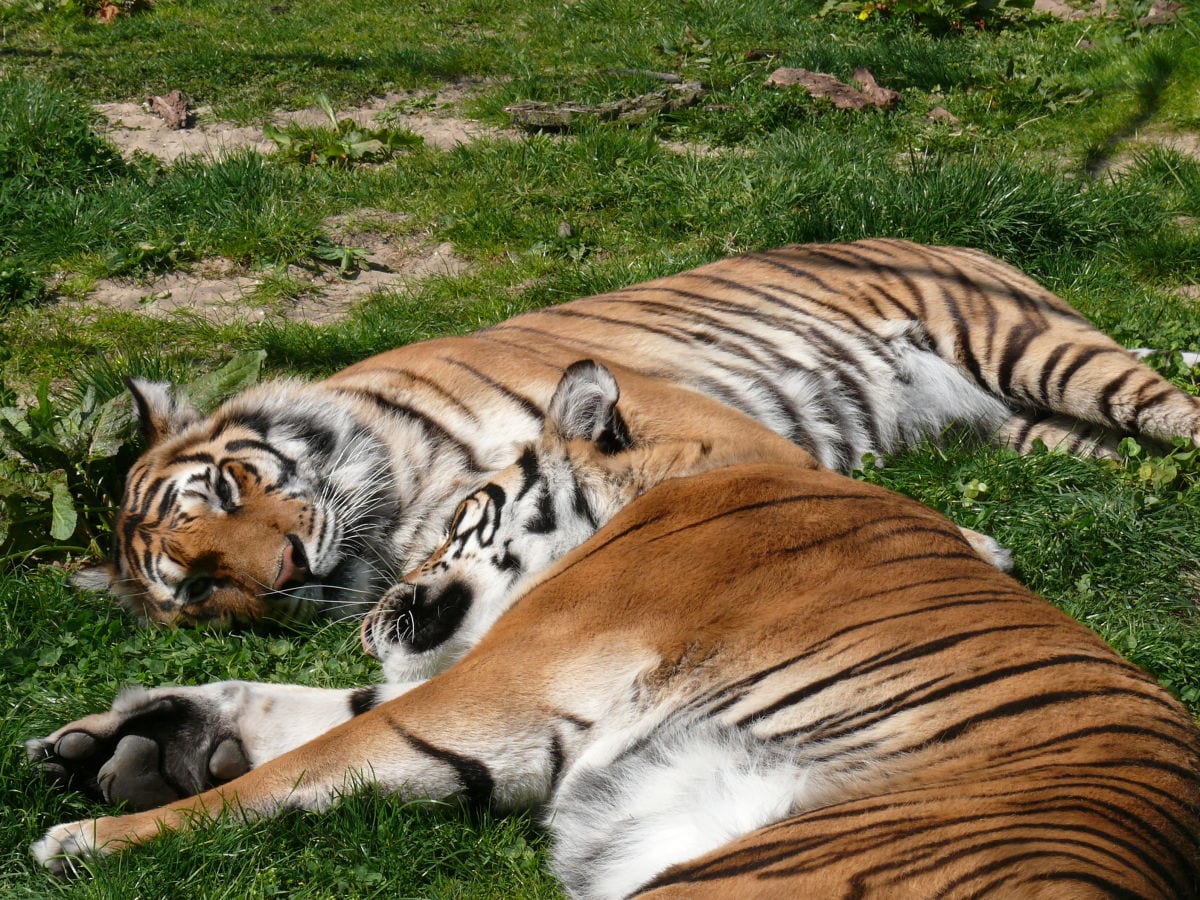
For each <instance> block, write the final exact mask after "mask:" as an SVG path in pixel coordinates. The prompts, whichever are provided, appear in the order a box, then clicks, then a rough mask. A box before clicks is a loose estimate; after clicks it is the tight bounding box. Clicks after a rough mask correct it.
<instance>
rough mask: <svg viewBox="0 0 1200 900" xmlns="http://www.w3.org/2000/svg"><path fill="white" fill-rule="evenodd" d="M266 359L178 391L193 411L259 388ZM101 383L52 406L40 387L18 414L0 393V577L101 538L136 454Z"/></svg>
mask: <svg viewBox="0 0 1200 900" xmlns="http://www.w3.org/2000/svg"><path fill="white" fill-rule="evenodd" d="M265 356H266V354H265V353H264V352H262V351H252V352H248V353H243V354H240V355H238V356H236V357H234V358H233V359H232V360H231V361H230V362H228V363H226V364H225V365H224V366H223V367H221V368H220V369H218V370H217V371H215V372H212V373H210V374H208V375H204V376H202V377H200V378H198V379H196V380H194V381H192V382H190V383H188V384H186V385H183V386H182V388H181V389H182V391H183V393H184V394H185V395H187V397H188V399H189V400H191V401H192V402H193V403H195V404H196V405H197V406H198V407H199V408H201V409H204V408H208V407H212V406H215V405H216V403H217V401H218V400H220V399H222V398H223V397H225V396H227V395H229V394H232V393H234V392H236V391H239V390H242V389H244V388H246V387H249V386H250V385H252V384H254V383H255V382H256V381H258V376H259V370H260V368H261V366H262V361H263V358H264V357H265ZM106 380H107V379H103V378H93V379H88V377H87V376H86V375H85V376H84V377H82V378H81V379H80V383H79V384H78V385H77V386H76V389H75V390H74V391H68V392H64V393H62V394H59V395H57V396H51V393H50V380H49V379H48V378H47V379H43V381H42V382H41V383H40V384H39V385H38V387H37V395H36V397H35V398H34V400H33V402H32V403H28V404H25V405H19V404H18V403H17V399H16V396H15V394H14V393H13V392H12V391H11V390H9V389H8V388H6V387H5V386H4V384H3V383H0V404H3V405H2V406H0V569H3V568H4V567H5V564H6V563H9V562H12V561H15V560H23V559H28V558H29V557H31V556H37V557H39V558H47V557H55V556H61V555H62V554H64V553H79V552H87V551H88V550H89V549H93V548H89V546H88V545H89V542H92V543H94V542H95V541H96V538H97V536H98V535H100V534H102V533H103V532H104V531H105V530H106V529H107V528H108V522H109V520H110V518H111V510H112V507H113V506H114V505H116V503H117V501H118V500H119V496H118V493H119V491H120V485H121V483H122V481H123V479H124V473H125V470H126V469H127V468H128V466H129V463H130V461H131V459H132V456H133V454H134V453H135V452H136V449H137V448H136V446H135V434H134V432H135V429H134V427H133V411H132V405H131V404H130V402H129V397H128V395H126V394H125V393H124V392H123V391H122V392H120V393H116V392H115V391H116V388H114V386H113V385H112V384H104V383H103V382H104V381H106Z"/></svg>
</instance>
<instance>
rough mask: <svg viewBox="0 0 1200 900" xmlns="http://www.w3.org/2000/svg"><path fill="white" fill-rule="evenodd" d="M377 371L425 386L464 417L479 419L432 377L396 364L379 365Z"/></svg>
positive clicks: (473, 420)
mask: <svg viewBox="0 0 1200 900" xmlns="http://www.w3.org/2000/svg"><path fill="white" fill-rule="evenodd" d="M379 371H380V372H385V373H387V374H389V375H392V376H399V377H401V378H406V379H408V380H409V381H411V382H413V383H414V384H419V385H420V386H421V387H423V388H425V389H426V390H428V391H429V392H430V393H433V394H435V395H437V396H438V397H440V398H441V399H442V400H443V401H445V402H446V403H449V404H450V405H451V406H452V407H454V408H455V409H457V410H458V411H459V412H460V413H462V414H463V415H464V416H465V417H466V418H468V419H470V420H471V421H472V422H478V421H479V414H478V413H476V412H475V410H474V409H472V408H471V407H469V406H467V404H466V403H465V402H464V401H463V400H462V399H461V398H459V397H458V395H457V394H455V393H453V392H452V391H449V390H447V389H446V387H445V386H443V385H441V384H439V383H438V382H436V381H434V380H433V379H432V378H429V377H427V376H425V375H421V374H419V373H417V372H413V371H412V370H411V369H402V368H400V367H398V366H381V367H380V368H379Z"/></svg>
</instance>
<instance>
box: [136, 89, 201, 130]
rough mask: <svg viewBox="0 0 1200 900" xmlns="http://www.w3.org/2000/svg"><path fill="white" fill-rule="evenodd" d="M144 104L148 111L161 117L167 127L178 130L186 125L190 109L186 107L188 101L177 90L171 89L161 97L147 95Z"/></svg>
mask: <svg viewBox="0 0 1200 900" xmlns="http://www.w3.org/2000/svg"><path fill="white" fill-rule="evenodd" d="M146 105H147V106H148V107H149V109H150V112H152V113H156V114H158V115H160V116H162V117H163V120H164V121H165V122H166V123H167V127H168V128H171V129H174V130H178V129H180V128H186V127H187V123H188V118H189V117H190V116H191V110H189V109H188V102H187V100H185V99H184V96H183V94H181V93H180V92H179V91H171V92H170V93H169V94H166V95H164V96H162V97H159V96H158V95H154V96H151V97H148V98H147V99H146Z"/></svg>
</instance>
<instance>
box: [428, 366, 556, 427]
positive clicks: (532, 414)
mask: <svg viewBox="0 0 1200 900" xmlns="http://www.w3.org/2000/svg"><path fill="white" fill-rule="evenodd" d="M442 361H443V362H446V363H449V364H450V365H452V366H454V367H455V368H458V369H462V370H463V371H464V372H469V373H470V374H471V375H473V376H474V377H475V378H477V379H479V380H480V381H482V382H483V383H484V384H486V385H487V386H488V387H490V388H492V389H493V390H495V391H497V392H498V393H500V394H501V395H503V396H505V397H507V398H508V399H509V400H511V401H512V402H513V403H515V404H517V406H519V407H520V408H521V409H522V410H524V411H525V413H526V415H528V416H529V418H531V419H533V420H534V421H535V422H541V421H542V420H543V419H544V418H545V412H544V411H543V410H542V408H541V407H540V406H538V405H537V404H536V403H534V402H533V401H532V400H530V399H529V398H528V397H526V396H525V395H524V394H522V393H520V392H518V391H515V390H513V389H512V388H510V387H508V386H507V385H505V384H501V383H500V382H499V381H497V380H496V379H494V378H492V377H491V376H489V375H487V374H486V373H484V372H481V371H479V369H477V368H475V367H474V366H472V365H470V364H468V363H465V362H463V361H462V360H460V359H451V358H450V357H446V356H444V357H442Z"/></svg>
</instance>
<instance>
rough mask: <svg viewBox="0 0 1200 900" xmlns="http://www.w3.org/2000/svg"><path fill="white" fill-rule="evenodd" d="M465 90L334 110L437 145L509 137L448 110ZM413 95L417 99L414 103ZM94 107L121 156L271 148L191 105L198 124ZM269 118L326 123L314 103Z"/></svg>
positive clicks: (120, 107)
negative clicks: (178, 125) (175, 126)
mask: <svg viewBox="0 0 1200 900" xmlns="http://www.w3.org/2000/svg"><path fill="white" fill-rule="evenodd" d="M468 93H469V89H466V88H450V89H447V90H443V91H439V92H437V93H436V94H425V95H413V94H401V93H393V94H387V95H385V96H383V97H375V98H372V99H371V100H370V101H368V102H367V103H365V104H363V105H362V106H357V107H352V108H350V109H343V110H339V111H338V113H337V116H338V118H339V119H352V120H353V121H355V122H357V123H358V124H359V125H367V126H371V125H379V124H383V123H382V122H380V121H379V117H380V115H381V114H383V113H387V115H386V116H385V117H384V118H385V119H386V120H387V124H389V125H392V126H395V127H400V128H407V129H408V130H410V131H412V132H413V133H414V134H418V135H420V136H421V137H422V138H424V140H425V143H426V144H428V145H429V146H431V147H435V148H437V149H440V150H446V149H450V148H452V147H455V146H457V145H459V144H465V143H469V142H471V141H475V140H479V139H480V138H485V137H502V136H508V137H513V136H515V135H516V132H515V131H508V130H504V129H499V128H492V127H491V126H488V125H484V124H482V123H480V122H475V121H472V120H470V119H463V118H460V117H457V116H454V115H452V114H451V113H450V111H449V110H450V108H451V107H452V106H453V105H454V104H455V103H456V102H458V101H459V100H461V99H462V98H463V97H464V96H466V95H467V94H468ZM414 98H416V99H419V100H421V101H422V102H421V103H420V104H418V106H419V107H420V108H414V104H413V100H414ZM95 108H96V110H97V111H98V112H99V113H100V114H101V115H103V116H104V118H105V119H107V120H108V126H107V127H105V128H103V129H102V131H103V134H104V136H105V137H106V138H107V139H108V140H110V141H112V143H113V144H115V145H116V146H117V148H118V149H119V150H120V151H121V152H122V153H124V154H125V155H126V156H129V155H132V154H133V153H134V152H135V151H140V152H142V153H147V154H149V155H151V156H156V157H158V158H159V159H161V160H163V161H165V162H173V161H174V160H176V159H178V158H179V157H181V156H195V155H201V156H221V155H224V154H228V153H232V152H235V151H237V150H244V149H247V148H249V149H252V150H255V151H257V152H259V153H272V152H274V150H275V145H274V144H273V143H272V142H271V141H269V140H267V139H266V138H265V137H264V136H263V130H262V127H261V126H258V125H236V124H234V123H232V122H224V121H220V120H217V121H207V119H206V116H207V114H208V112H209V110H208V109H207V108H204V107H202V108H200V109H197V110H196V114H197V116H198V118H199V120H200V124H198V125H196V126H195V127H193V128H178V129H172V128H170V127H168V125H167V123H166V122H165V121H164V120H163V119H162V117H161V116H159V115H156V114H155V113H152V112H150V111H148V110H147V109H146V108H145V106H144V105H143V104H140V103H100V104H97V105H96V107H95ZM272 122H273V123H274V124H275V125H278V126H285V125H287V124H288V123H289V122H296V123H299V124H302V125H306V126H316V127H322V126H327V125H328V124H329V120H328V119H327V118H326V116H325V114H324V113H323V112H322V111H321V110H320V109H317V108H316V107H313V108H310V109H300V110H293V111H290V112H281V113H277V114H276V115H275V116H273V117H272Z"/></svg>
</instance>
